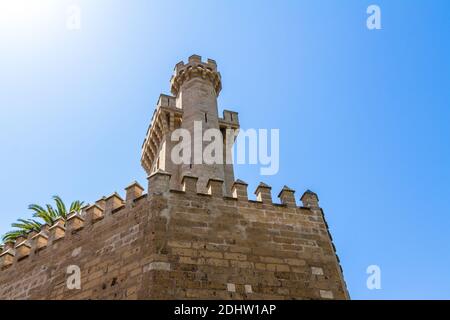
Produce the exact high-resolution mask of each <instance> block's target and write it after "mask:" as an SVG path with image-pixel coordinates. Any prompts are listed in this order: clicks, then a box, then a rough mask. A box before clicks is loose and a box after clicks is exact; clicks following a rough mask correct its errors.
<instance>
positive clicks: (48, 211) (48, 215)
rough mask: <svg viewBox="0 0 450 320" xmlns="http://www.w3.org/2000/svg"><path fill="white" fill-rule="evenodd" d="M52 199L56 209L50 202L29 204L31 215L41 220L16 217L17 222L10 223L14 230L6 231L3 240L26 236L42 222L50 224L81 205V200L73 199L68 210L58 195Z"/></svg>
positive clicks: (78, 208)
mask: <svg viewBox="0 0 450 320" xmlns="http://www.w3.org/2000/svg"><path fill="white" fill-rule="evenodd" d="M53 200H54V201H55V203H56V209H55V208H53V207H52V206H51V205H50V204H46V205H45V208H44V207H42V206H40V205H38V204H30V205H29V206H28V209H30V210H31V211H32V212H33V217H35V218H38V219H40V220H42V222H40V221H37V220H34V219H18V220H17V222H14V223H13V224H11V226H12V227H13V228H16V229H15V230H12V231H9V232H7V233H6V234H5V235H4V236H3V237H2V240H3V242H7V241H15V240H16V239H17V238H18V237H20V236H26V235H27V234H28V233H29V232H31V231H37V232H39V230H40V229H41V226H42V225H43V224H47V225H49V226H51V225H52V224H53V222H54V221H55V220H56V219H58V218H63V219H64V220H66V219H67V216H69V214H70V213H72V212H78V211H80V210H81V208H82V207H83V204H84V202H83V201H79V200H76V201H73V202H72V203H71V204H70V207H69V211H67V209H66V205H65V204H64V202H63V201H62V199H61V198H60V197H59V196H53Z"/></svg>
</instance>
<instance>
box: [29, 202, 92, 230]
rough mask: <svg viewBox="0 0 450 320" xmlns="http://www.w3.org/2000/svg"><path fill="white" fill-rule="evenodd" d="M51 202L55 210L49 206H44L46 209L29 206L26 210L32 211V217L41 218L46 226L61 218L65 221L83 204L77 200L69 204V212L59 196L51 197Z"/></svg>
mask: <svg viewBox="0 0 450 320" xmlns="http://www.w3.org/2000/svg"><path fill="white" fill-rule="evenodd" d="M53 200H55V202H56V209H54V208H53V207H52V206H51V205H50V204H46V205H45V207H46V208H47V209H44V208H43V207H41V206H40V205H37V204H30V205H29V206H28V209H30V210H32V211H34V213H33V217H36V218H41V219H42V220H44V221H45V223H46V224H48V225H52V224H53V222H54V221H55V220H56V219H58V218H60V217H61V218H63V219H64V220H65V219H67V216H68V215H69V214H70V213H72V212H76V211H80V210H81V208H82V207H83V204H84V202H82V201H79V200H76V201H73V202H72V203H71V204H70V208H69V211H67V209H66V205H65V204H64V202H63V201H62V199H61V198H60V197H59V196H53Z"/></svg>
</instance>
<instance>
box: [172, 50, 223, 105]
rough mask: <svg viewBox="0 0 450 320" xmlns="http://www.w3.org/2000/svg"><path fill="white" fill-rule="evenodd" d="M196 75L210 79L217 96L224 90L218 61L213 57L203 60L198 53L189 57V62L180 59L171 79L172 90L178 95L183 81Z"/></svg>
mask: <svg viewBox="0 0 450 320" xmlns="http://www.w3.org/2000/svg"><path fill="white" fill-rule="evenodd" d="M195 77H200V78H202V79H208V80H210V81H211V83H212V85H213V87H214V90H215V92H216V97H217V96H219V93H220V91H221V90H222V81H221V77H220V72H218V71H217V64H216V62H215V61H214V60H212V59H208V60H207V61H206V62H202V57H201V56H199V55H196V54H194V55H192V56H190V57H189V60H188V63H186V64H185V63H184V62H183V61H180V62H178V63H177V64H176V65H175V69H174V74H173V76H172V78H171V79H170V91H171V92H172V94H173V95H175V96H177V95H178V92H179V91H180V88H181V86H182V85H183V83H184V82H185V81H187V80H190V79H192V78H195Z"/></svg>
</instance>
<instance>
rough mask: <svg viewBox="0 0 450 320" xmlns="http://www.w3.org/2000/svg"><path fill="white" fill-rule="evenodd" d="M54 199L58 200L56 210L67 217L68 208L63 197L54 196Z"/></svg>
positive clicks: (59, 214) (61, 215) (60, 215)
mask: <svg viewBox="0 0 450 320" xmlns="http://www.w3.org/2000/svg"><path fill="white" fill-rule="evenodd" d="M53 200H55V202H56V212H57V213H58V216H59V217H63V218H64V219H65V218H66V216H67V210H66V205H65V204H64V202H63V201H62V199H61V197H59V196H53Z"/></svg>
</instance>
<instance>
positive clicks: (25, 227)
mask: <svg viewBox="0 0 450 320" xmlns="http://www.w3.org/2000/svg"><path fill="white" fill-rule="evenodd" d="M11 226H12V227H14V228H17V229H16V230H12V231H9V232H7V233H6V234H5V235H4V236H3V241H4V242H7V241H15V240H16V239H17V238H18V237H20V236H26V235H27V233H28V232H31V231H36V232H39V230H40V229H41V226H42V223H40V222H39V221H36V220H32V219H27V220H25V219H18V220H17V222H14V223H13V224H11Z"/></svg>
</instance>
